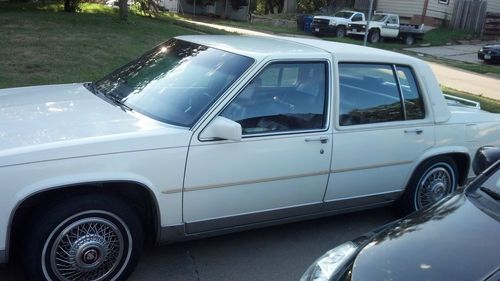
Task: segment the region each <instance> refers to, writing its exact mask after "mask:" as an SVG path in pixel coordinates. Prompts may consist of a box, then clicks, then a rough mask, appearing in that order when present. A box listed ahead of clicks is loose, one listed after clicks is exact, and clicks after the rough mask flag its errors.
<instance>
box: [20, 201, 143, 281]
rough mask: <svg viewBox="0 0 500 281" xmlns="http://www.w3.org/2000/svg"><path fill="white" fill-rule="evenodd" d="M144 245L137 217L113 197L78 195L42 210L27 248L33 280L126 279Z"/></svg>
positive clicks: (28, 266) (29, 236)
mask: <svg viewBox="0 0 500 281" xmlns="http://www.w3.org/2000/svg"><path fill="white" fill-rule="evenodd" d="M142 244H143V233H142V226H141V222H140V220H139V217H138V215H137V213H136V212H135V211H134V210H133V209H132V208H131V207H129V206H128V205H127V204H125V203H124V202H123V201H122V200H118V199H116V198H114V197H111V196H106V195H99V196H89V195H83V196H81V197H74V198H71V200H67V201H65V202H62V203H60V204H56V205H55V206H53V207H50V208H49V209H47V210H46V211H43V212H41V213H40V214H39V215H38V217H36V218H35V219H34V220H33V222H32V230H31V231H30V232H29V233H27V237H26V244H25V248H24V256H25V259H24V266H25V267H26V269H27V270H26V274H27V277H28V279H29V280H54V281H55V280H62V281H73V280H79V281H101V280H124V279H125V278H126V277H127V276H128V275H129V274H130V273H131V272H132V270H133V268H134V267H135V265H136V263H137V260H138V257H139V255H140V252H141V250H142Z"/></svg>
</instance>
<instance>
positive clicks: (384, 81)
mask: <svg viewBox="0 0 500 281" xmlns="http://www.w3.org/2000/svg"><path fill="white" fill-rule="evenodd" d="M417 81H418V80H417V79H415V75H414V72H413V71H412V69H411V68H410V67H408V66H402V65H391V64H362V63H339V89H338V91H339V95H338V97H339V102H338V113H337V117H338V120H337V127H336V128H337V129H336V131H335V132H334V134H333V151H332V154H333V156H332V166H331V172H332V174H331V175H330V179H329V183H328V190H327V192H326V195H325V201H327V202H329V203H330V204H327V205H328V206H329V207H332V208H339V207H342V208H346V207H356V206H359V205H361V204H378V203H383V202H387V201H391V200H394V199H395V198H397V196H399V195H400V194H401V191H402V190H403V189H404V188H405V185H406V183H407V181H408V179H409V175H410V173H411V170H412V167H414V165H415V161H416V160H417V159H418V158H419V157H420V156H421V155H422V154H423V153H424V151H426V150H427V149H429V148H430V147H432V146H433V145H434V128H433V122H432V116H431V114H430V110H429V109H428V108H429V107H428V106H427V107H426V106H425V105H426V104H425V102H424V99H423V98H422V95H421V93H420V89H422V88H421V87H418V82H417Z"/></svg>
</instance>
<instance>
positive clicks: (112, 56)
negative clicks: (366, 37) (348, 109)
mask: <svg viewBox="0 0 500 281" xmlns="http://www.w3.org/2000/svg"><path fill="white" fill-rule="evenodd" d="M117 18H118V16H117V10H116V9H113V8H108V7H105V6H102V5H96V4H84V5H82V11H81V12H79V13H76V14H70V13H65V12H62V6H61V5H45V6H41V7H36V6H29V7H28V8H26V6H24V5H21V6H20V5H15V6H13V5H8V6H1V5H0V26H1V27H2V28H0V38H1V40H0V57H1V58H2V59H1V60H0V88H8V87H19V86H29V85H40V84H56V83H71V82H84V81H94V80H96V79H98V78H100V77H102V76H103V75H105V74H107V73H109V72H110V71H112V70H113V69H115V68H117V67H119V66H121V65H123V64H125V63H127V62H128V61H130V60H132V59H133V58H135V57H137V56H139V55H140V54H142V53H143V52H145V51H146V50H148V49H150V48H152V47H153V46H155V45H157V44H159V43H161V42H163V41H165V40H166V39H168V38H170V37H173V36H177V35H181V34H196V33H200V32H203V33H211V34H221V33H224V32H221V31H218V30H214V29H211V28H207V27H196V26H195V25H192V24H188V23H185V22H182V21H179V20H178V19H179V17H178V16H175V15H173V14H168V13H165V14H163V15H160V16H159V17H158V18H156V19H153V18H148V17H143V16H140V15H137V13H135V12H134V13H133V14H132V15H130V21H129V22H128V23H120V22H119V21H118V19H117ZM219 23H220V22H219ZM246 24H248V23H241V24H240V25H241V26H240V27H245V25H246ZM193 27H194V28H195V29H193ZM338 41H341V42H345V43H355V44H359V43H360V42H359V41H357V40H354V39H350V38H343V39H340V40H338ZM396 45H397V44H396ZM403 46H404V45H403ZM379 47H384V48H393V49H397V46H394V44H392V43H382V44H381V45H380V46H379ZM443 91H444V92H446V93H448V94H452V95H456V96H460V97H464V98H467V99H472V100H476V101H479V102H480V103H481V104H482V107H483V109H486V110H489V111H492V112H498V113H500V103H498V102H497V101H495V100H491V99H487V98H483V97H478V96H475V95H471V94H467V93H463V92H460V91H456V90H452V89H448V88H443Z"/></svg>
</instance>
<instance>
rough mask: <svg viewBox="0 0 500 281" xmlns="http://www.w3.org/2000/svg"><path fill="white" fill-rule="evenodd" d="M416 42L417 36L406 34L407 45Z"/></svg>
mask: <svg viewBox="0 0 500 281" xmlns="http://www.w3.org/2000/svg"><path fill="white" fill-rule="evenodd" d="M413 43H415V37H413V35H411V34H409V35H406V36H405V44H406V45H413Z"/></svg>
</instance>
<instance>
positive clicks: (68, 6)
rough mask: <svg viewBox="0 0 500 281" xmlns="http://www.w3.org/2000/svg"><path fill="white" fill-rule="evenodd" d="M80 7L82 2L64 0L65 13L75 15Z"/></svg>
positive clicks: (78, 0)
mask: <svg viewBox="0 0 500 281" xmlns="http://www.w3.org/2000/svg"><path fill="white" fill-rule="evenodd" d="M79 5H80V0H64V11H65V12H69V13H74V12H75V11H76V10H77V9H78V6H79Z"/></svg>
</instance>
